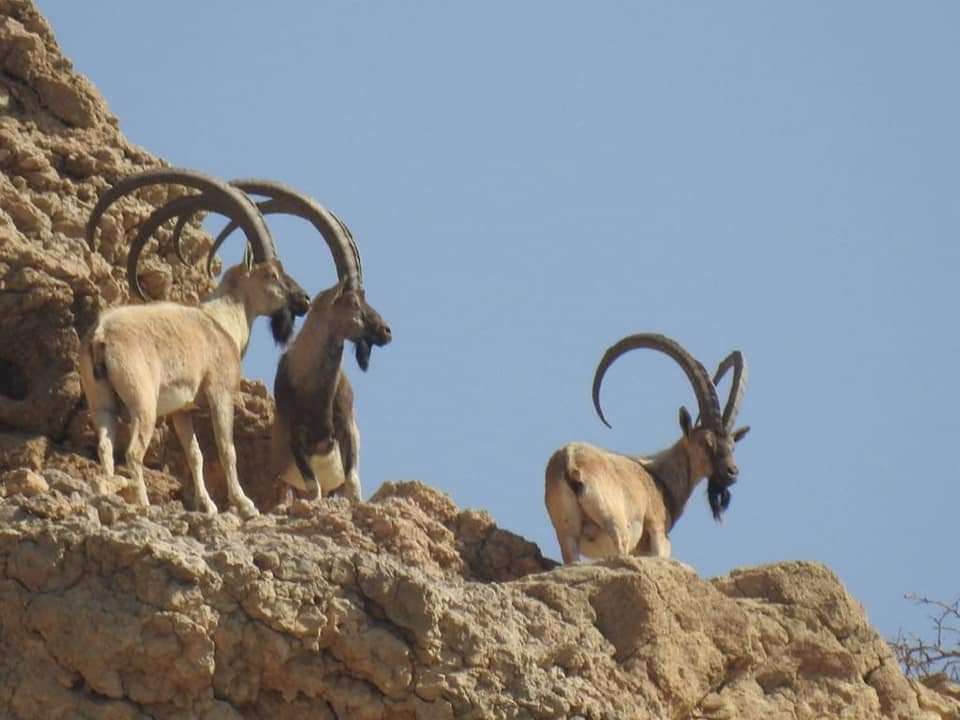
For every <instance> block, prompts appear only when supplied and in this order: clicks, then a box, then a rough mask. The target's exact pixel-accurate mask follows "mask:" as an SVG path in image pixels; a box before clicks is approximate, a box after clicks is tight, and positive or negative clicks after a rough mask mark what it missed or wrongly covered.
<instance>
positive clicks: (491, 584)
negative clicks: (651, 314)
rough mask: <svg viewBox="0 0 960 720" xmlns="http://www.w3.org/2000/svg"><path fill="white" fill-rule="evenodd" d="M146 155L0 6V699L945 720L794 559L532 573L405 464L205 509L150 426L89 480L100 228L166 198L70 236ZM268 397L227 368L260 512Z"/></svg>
mask: <svg viewBox="0 0 960 720" xmlns="http://www.w3.org/2000/svg"><path fill="white" fill-rule="evenodd" d="M158 163H159V161H158V160H157V159H156V158H154V157H152V156H151V155H150V154H149V153H147V152H145V151H144V150H142V149H140V148H137V147H135V146H133V145H132V144H130V143H129V142H128V141H127V140H126V139H125V138H124V137H123V135H122V134H121V133H120V132H119V130H118V127H117V122H116V120H115V118H113V117H112V116H111V115H110V114H109V112H108V111H107V109H106V108H105V106H104V103H103V101H102V99H101V98H100V96H99V95H98V93H97V92H96V90H95V89H94V88H93V87H92V85H90V83H89V82H87V81H86V80H85V79H84V78H82V77H80V76H79V75H77V74H76V73H74V72H73V71H72V69H71V67H70V64H69V62H68V61H67V60H66V59H65V58H64V57H63V56H62V54H61V53H60V51H59V49H58V47H57V45H56V42H55V40H54V38H53V35H52V33H51V31H50V28H49V27H48V25H47V24H46V22H45V21H44V19H43V18H42V17H41V16H40V15H39V14H38V12H37V11H36V9H35V8H34V7H33V5H32V4H31V3H30V2H27V1H26V0H0V169H2V176H0V496H2V497H0V717H2V718H16V719H18V720H19V719H22V720H26V719H35V718H45V719H46V718H49V719H58V718H64V719H66V718H71V719H72V718H102V719H103V720H107V719H110V720H120V719H123V718H146V717H156V718H170V719H171V720H172V719H174V718H177V719H181V718H184V719H185V718H204V719H205V720H215V719H216V720H226V719H228V718H292V719H296V718H308V717H309V718H351V719H354V718H356V719H360V718H564V717H567V718H574V717H581V718H716V719H717V720H719V719H721V718H911V719H913V718H929V719H930V720H933V719H935V718H960V693H958V692H956V689H955V688H953V687H952V686H949V685H941V686H939V690H938V691H934V690H932V689H929V688H927V687H925V686H923V685H921V684H919V683H916V682H912V681H908V680H907V679H905V678H904V677H903V675H902V674H901V673H900V671H899V669H898V668H897V666H896V663H895V661H894V659H893V657H892V656H891V654H890V651H889V649H888V647H887V645H886V643H884V642H883V640H882V639H881V638H880V637H879V636H878V635H877V633H876V632H875V631H874V630H873V629H872V628H871V627H870V626H869V624H868V622H867V621H866V618H865V616H864V613H863V611H862V609H861V608H860V606H859V605H858V604H857V603H856V601H854V600H853V599H852V598H851V597H850V596H849V595H848V594H847V593H846V591H845V590H844V589H843V587H842V585H841V584H840V583H839V582H838V581H837V579H836V578H835V577H834V576H833V575H832V574H831V573H830V572H829V570H827V569H825V568H823V567H821V566H818V565H813V564H809V563H785V564H780V565H774V566H768V567H762V568H753V569H744V570H738V571H735V572H733V573H732V574H731V575H730V576H728V577H722V578H716V579H713V580H704V579H701V578H699V577H697V576H696V575H695V574H693V573H692V572H690V571H688V570H686V569H685V568H684V567H683V566H681V565H680V564H678V563H675V562H671V561H657V560H636V559H631V560H621V561H616V562H606V563H599V564H594V565H581V566H574V567H565V568H558V567H556V566H555V563H553V562H551V561H549V560H547V559H545V558H543V557H542V555H541V554H540V551H539V550H538V549H537V548H536V546H534V545H532V544H531V543H529V542H527V541H525V540H523V539H522V538H520V537H518V536H516V535H513V534H512V533H509V532H505V531H503V530H501V529H498V528H497V527H496V526H495V524H494V523H493V521H492V519H491V518H490V517H489V516H488V515H486V514H485V513H483V512H478V511H473V510H460V509H458V508H457V507H455V506H454V505H453V503H451V501H450V500H449V499H448V498H446V497H445V496H443V495H442V494H440V493H437V492H436V491H434V490H431V489H429V488H427V487H424V486H423V485H420V484H418V483H399V484H387V485H385V486H384V487H382V488H381V489H380V490H379V491H378V492H377V494H376V495H375V496H374V497H373V498H372V499H371V501H370V502H369V503H363V504H360V505H357V506H350V505H348V504H346V503H344V502H343V501H338V500H328V501H322V502H319V503H312V504H311V503H305V502H295V503H294V504H293V505H292V506H290V507H288V508H284V509H282V510H279V511H277V512H275V513H273V514H265V515H264V516H262V517H260V518H258V519H255V520H252V521H249V522H246V523H243V522H241V521H240V520H238V519H237V518H236V517H235V516H233V515H230V514H223V515H220V516H218V517H214V518H208V517H205V516H201V515H199V514H196V513H192V512H189V511H187V510H184V508H183V506H182V505H181V502H180V500H179V498H180V489H181V479H182V478H184V477H186V467H185V465H184V463H183V459H182V455H181V454H180V451H179V448H178V447H177V444H176V442H175V441H172V442H171V441H170V434H169V433H168V432H165V431H164V430H161V432H159V433H158V435H157V436H156V439H155V441H154V443H153V445H152V447H151V451H150V454H149V455H148V463H149V465H150V466H151V467H152V470H151V471H150V472H149V474H148V483H149V490H150V495H151V499H152V500H153V501H154V503H156V504H155V505H154V506H152V507H151V508H149V509H146V510H144V509H140V508H135V507H132V506H130V505H127V504H126V503H125V502H124V501H123V499H122V498H120V497H117V496H115V495H112V494H105V495H104V494H99V492H98V491H100V490H104V489H109V482H108V481H107V480H108V479H106V478H103V477H102V476H101V475H100V474H99V472H98V469H97V466H96V464H95V463H94V462H93V460H92V458H93V457H94V452H93V442H92V436H91V430H90V427H89V420H88V418H87V415H86V411H85V408H84V404H83V401H82V396H81V395H82V394H81V392H80V385H79V379H78V376H77V372H76V367H77V362H76V360H77V352H78V349H79V342H80V337H81V336H82V334H83V332H84V331H85V330H86V328H87V327H89V325H90V323H91V322H92V321H93V319H94V318H95V317H96V314H97V312H98V311H99V310H100V309H101V308H103V307H106V306H108V305H111V304H116V303H120V302H124V301H126V300H127V291H126V286H125V281H124V275H123V269H122V265H123V262H124V259H125V253H126V238H127V236H128V234H129V231H130V230H131V229H132V228H133V227H134V226H135V225H136V224H137V222H139V221H140V220H141V219H142V218H143V217H145V215H146V214H147V213H148V212H149V210H150V208H151V207H152V206H154V205H155V204H157V203H159V202H162V201H164V200H166V199H167V197H168V195H167V194H166V193H167V192H171V191H168V190H156V189H154V190H151V191H149V192H144V193H143V194H142V195H141V196H140V197H139V198H136V199H129V200H126V201H124V202H122V203H120V204H119V205H118V207H116V208H114V209H113V210H111V212H110V213H109V214H108V216H107V217H106V218H105V220H104V223H103V226H102V232H101V233H100V238H99V246H98V249H97V251H96V252H91V251H90V250H89V249H88V248H87V247H86V244H85V242H84V241H83V226H84V223H85V220H86V216H87V213H88V212H89V209H90V208H91V207H92V205H93V203H94V201H95V200H96V197H97V196H98V194H99V193H100V192H101V191H102V190H103V189H104V188H105V187H107V186H108V185H109V184H110V183H111V182H113V181H114V180H115V179H116V178H118V177H121V176H123V175H126V174H128V173H130V172H134V171H136V170H139V169H142V168H144V167H148V166H152V165H156V164H158ZM166 241H167V236H165V235H163V234H162V233H161V237H160V241H159V242H160V247H159V252H157V253H154V254H152V255H151V257H150V258H149V259H148V260H147V262H146V263H145V264H144V266H143V269H142V280H143V283H144V285H145V287H147V289H148V291H149V292H150V293H151V294H152V295H153V296H154V297H168V298H171V299H176V300H181V301H184V302H196V301H197V299H198V298H199V297H200V296H201V295H202V294H203V293H204V292H206V291H207V290H209V288H210V280H209V279H208V278H207V277H206V276H205V275H204V274H203V273H202V272H201V271H200V270H199V268H200V262H199V261H198V260H199V258H200V257H201V256H202V255H203V253H204V251H205V250H206V248H207V247H209V242H210V240H209V237H208V236H207V235H206V234H204V233H203V232H202V231H201V230H200V228H199V227H198V226H195V227H192V228H191V229H190V231H189V232H188V234H187V236H186V249H187V253H188V256H189V257H190V258H191V259H194V260H197V262H196V263H195V264H193V265H182V264H180V263H179V261H178V260H177V259H176V257H175V255H174V254H173V253H172V252H171V248H169V247H168V246H167V242H166ZM272 411H273V405H272V401H271V399H270V397H269V395H268V394H267V392H266V389H265V388H264V387H263V386H262V385H261V384H259V383H246V384H245V385H244V389H243V397H242V399H241V402H240V405H239V408H238V417H237V425H236V434H237V440H238V443H237V446H238V451H239V453H240V457H239V471H240V475H241V480H242V481H243V483H244V485H245V486H246V488H247V490H248V492H250V493H251V495H253V496H254V498H255V499H256V500H257V502H258V504H259V505H260V506H261V508H262V509H265V510H266V509H270V508H272V507H273V504H274V498H273V491H272V489H271V488H270V486H269V484H267V483H266V480H267V477H266V473H264V472H263V468H262V467H260V466H259V465H258V463H259V462H260V458H262V457H264V456H265V455H266V450H265V449H266V443H267V428H268V427H269V423H270V421H271V417H272ZM198 424H199V428H200V432H201V436H202V437H201V441H202V444H203V445H204V448H203V449H204V455H205V457H207V458H215V456H216V453H215V452H214V451H213V448H212V445H211V442H210V431H209V424H208V423H204V422H203V421H201V422H200V423H198ZM206 472H207V477H208V478H210V481H211V483H212V485H213V487H212V491H213V493H214V497H215V499H219V500H220V501H221V502H222V496H221V497H219V498H218V497H217V492H218V484H219V481H220V478H221V476H220V471H219V467H218V466H217V463H216V462H215V460H211V461H210V463H209V464H208V466H207V467H206Z"/></svg>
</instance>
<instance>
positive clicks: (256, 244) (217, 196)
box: [86, 168, 276, 296]
mask: <svg viewBox="0 0 960 720" xmlns="http://www.w3.org/2000/svg"><path fill="white" fill-rule="evenodd" d="M163 183H171V184H178V185H186V186H187V187H190V188H194V189H196V190H199V191H200V195H199V196H197V197H196V201H197V202H198V203H199V207H200V208H201V209H210V210H214V211H216V212H218V213H220V214H222V215H225V216H227V217H228V218H230V219H231V220H236V221H237V224H238V225H239V226H240V228H241V229H242V230H243V232H244V235H246V236H247V242H249V243H250V245H251V247H252V249H253V256H254V260H256V261H257V262H266V261H268V260H273V259H274V258H275V257H276V251H275V249H274V247H273V240H272V239H271V237H270V232H269V230H267V226H266V224H265V223H264V221H263V217H261V215H260V213H258V212H257V210H256V208H255V207H254V205H253V203H252V202H251V201H250V200H249V199H248V198H247V197H246V195H244V194H243V192H241V191H240V190H238V189H237V188H234V187H231V186H229V185H228V184H226V183H225V182H223V181H221V180H217V179H215V178H212V177H210V176H208V175H203V174H201V173H198V172H195V171H193V170H185V169H183V168H153V169H150V170H145V171H144V172H141V173H137V174H135V175H130V176H128V177H125V178H123V179H122V180H120V181H118V182H117V183H116V184H115V185H114V186H113V187H112V188H110V189H109V190H107V191H106V192H105V193H104V194H103V195H101V196H100V199H99V200H98V201H97V204H96V205H95V206H94V208H93V211H92V212H91V213H90V219H89V220H88V221H87V227H86V237H87V243H88V244H89V245H90V247H91V249H93V247H94V243H93V239H94V236H95V234H96V230H97V225H98V224H99V222H100V218H101V217H102V216H103V214H104V213H105V212H106V211H107V208H109V207H110V205H112V204H113V203H114V202H116V201H117V200H118V199H120V198H121V197H123V196H125V195H128V194H130V193H132V192H133V191H135V190H138V189H140V188H142V187H145V186H147V185H157V184H163ZM181 199H182V198H176V199H175V200H172V201H170V203H167V204H166V205H164V206H161V208H158V210H155V211H154V215H155V214H156V213H157V212H158V211H159V210H160V209H162V208H165V207H167V206H168V205H170V204H171V203H177V202H178V201H179V200H181ZM190 200H194V197H193V196H191V197H190ZM188 205H189V203H187V202H186V201H184V202H183V203H181V204H178V205H177V208H178V212H177V213H172V212H171V213H170V214H169V215H165V219H170V218H171V217H173V216H174V215H175V214H179V213H183V212H186V207H187V206H188ZM151 217H153V215H151ZM155 227H159V224H157V225H156V226H155ZM154 229H155V228H154ZM145 242H146V241H145V240H144V241H143V243H142V244H141V245H140V246H139V247H138V248H137V249H136V252H133V250H134V249H133V248H131V254H132V255H133V260H132V267H134V268H135V267H136V264H137V260H138V257H139V253H140V251H141V250H142V248H143V244H145ZM130 267H131V261H130V258H128V270H129V268H130ZM133 286H137V287H136V289H135V292H138V293H140V294H141V296H142V290H139V286H138V285H137V283H136V276H135V274H134V277H133V280H132V281H131V287H133Z"/></svg>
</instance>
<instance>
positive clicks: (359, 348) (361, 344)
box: [353, 338, 373, 372]
mask: <svg viewBox="0 0 960 720" xmlns="http://www.w3.org/2000/svg"><path fill="white" fill-rule="evenodd" d="M353 344H354V346H355V347H356V352H357V365H359V366H360V369H361V370H363V371H364V372H366V371H367V368H368V367H370V352H371V351H372V349H373V347H372V346H371V345H370V341H369V340H367V339H366V338H361V339H359V340H354V342H353Z"/></svg>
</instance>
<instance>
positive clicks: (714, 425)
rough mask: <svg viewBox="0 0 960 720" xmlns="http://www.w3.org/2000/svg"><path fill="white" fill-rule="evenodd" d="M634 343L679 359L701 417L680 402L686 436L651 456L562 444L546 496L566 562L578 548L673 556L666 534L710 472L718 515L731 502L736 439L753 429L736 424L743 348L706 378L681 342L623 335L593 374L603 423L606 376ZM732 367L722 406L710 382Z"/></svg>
mask: <svg viewBox="0 0 960 720" xmlns="http://www.w3.org/2000/svg"><path fill="white" fill-rule="evenodd" d="M637 348H649V349H651V350H658V351H659V352H662V353H664V354H666V355H668V356H670V357H671V358H673V359H674V360H675V361H676V362H677V363H678V364H679V365H680V367H681V368H682V369H683V371H684V372H685V373H686V375H687V378H688V379H689V380H690V382H691V384H692V385H693V390H694V393H695V394H696V397H697V404H698V405H699V408H700V421H699V422H698V423H697V424H696V425H694V424H693V421H692V420H691V417H690V413H689V412H688V411H687V409H686V408H684V407H681V408H680V429H681V430H682V432H683V436H682V437H681V438H680V440H678V441H677V442H676V443H674V445H672V446H671V447H669V448H667V449H666V450H662V451H661V452H659V453H656V454H655V455H651V456H631V455H622V454H620V453H613V452H610V451H608V450H603V449H601V448H598V447H594V446H592V445H587V444H586V443H571V444H569V445H564V446H563V447H562V448H560V449H559V450H557V451H556V452H555V453H554V454H553V456H552V457H551V458H550V461H549V462H548V464H547V471H546V497H545V500H546V505H547V512H548V513H549V515H550V520H551V521H552V522H553V527H554V529H555V530H556V533H557V540H558V542H559V543H560V551H561V553H562V554H563V561H564V562H565V563H572V562H575V561H576V560H577V559H578V558H579V556H580V554H581V553H582V554H583V555H586V556H587V557H589V558H594V559H596V558H603V557H610V556H613V555H628V554H631V553H633V554H637V555H654V556H657V557H664V558H666V557H670V540H669V539H668V537H667V534H668V533H669V532H670V530H671V528H672V527H673V526H674V525H675V524H676V522H677V520H678V519H679V518H680V515H681V514H682V513H683V509H684V507H685V506H686V504H687V501H688V500H689V499H690V495H691V494H692V493H693V490H694V488H695V487H696V486H697V484H698V483H699V482H700V481H701V480H702V479H703V478H705V477H709V478H710V481H709V487H708V497H709V500H710V507H711V509H712V511H713V515H714V517H715V518H716V519H717V520H719V519H720V516H721V514H722V513H723V511H724V510H725V509H726V508H727V506H728V505H729V503H730V491H729V487H730V486H731V485H733V483H735V482H736V479H737V475H738V473H739V470H738V468H737V465H736V463H735V461H734V457H733V453H734V445H735V443H737V442H738V441H740V440H741V439H743V437H744V435H746V434H747V432H748V431H749V430H750V428H749V427H744V428H740V429H737V430H734V429H733V424H734V422H735V420H736V416H737V413H738V412H739V409H740V403H741V401H742V399H743V392H744V389H745V387H746V365H745V363H744V360H743V355H742V354H741V353H740V352H739V351H735V352H733V353H731V354H730V355H729V356H728V357H727V358H726V359H725V360H724V361H723V362H722V363H721V364H720V367H719V369H718V370H717V375H716V377H715V379H714V381H712V382H711V380H710V376H709V375H708V374H707V371H706V370H705V369H704V367H703V365H701V364H700V363H699V362H697V360H696V359H695V358H694V357H693V356H691V355H690V353H688V352H687V351H686V350H684V349H683V347H681V346H680V345H679V343H677V342H675V341H673V340H671V339H669V338H667V337H664V336H663V335H654V334H649V333H641V334H637V335H630V336H628V337H625V338H623V339H622V340H620V341H619V342H618V343H616V344H615V345H613V346H612V347H610V348H609V349H608V350H607V351H606V353H605V354H604V356H603V358H602V359H601V360H600V364H599V365H598V367H597V370H596V373H595V374H594V381H593V404H594V407H595V408H596V410H597V414H598V415H599V416H600V419H601V420H603V422H604V423H605V424H606V425H607V426H608V427H609V423H607V420H606V418H605V417H604V415H603V410H602V409H601V407H600V386H601V383H602V382H603V376H604V374H605V373H606V371H607V369H608V368H609V367H610V365H612V364H613V362H614V361H615V360H616V359H617V358H618V357H620V356H621V355H623V354H624V353H626V352H628V351H630V350H634V349H637ZM731 367H733V368H734V376H733V384H732V387H731V389H730V397H729V399H728V400H727V405H726V407H725V408H724V411H723V413H722V414H721V412H720V403H719V401H718V399H717V392H716V387H715V385H716V383H719V381H720V378H721V377H722V376H723V375H724V374H725V373H726V372H727V370H728V369H730V368H731Z"/></svg>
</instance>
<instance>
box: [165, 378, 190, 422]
mask: <svg viewBox="0 0 960 720" xmlns="http://www.w3.org/2000/svg"><path fill="white" fill-rule="evenodd" d="M196 397H197V388H195V387H190V386H188V385H172V386H170V387H164V388H160V392H159V394H158V395H157V417H163V416H164V415H169V414H170V413H172V412H176V411H177V410H184V409H186V408H190V407H193V402H194V400H195V399H196Z"/></svg>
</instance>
